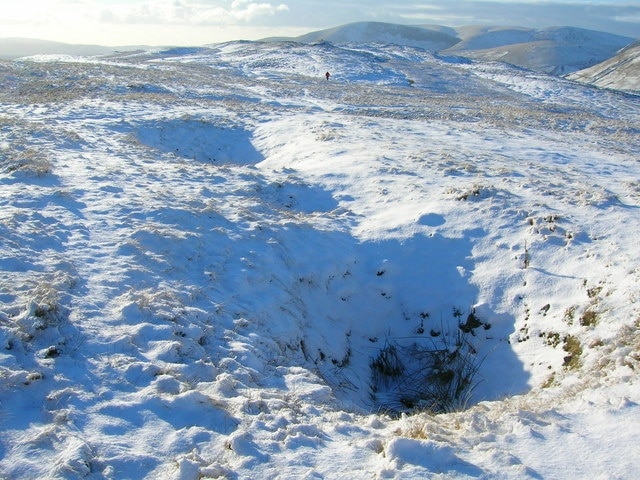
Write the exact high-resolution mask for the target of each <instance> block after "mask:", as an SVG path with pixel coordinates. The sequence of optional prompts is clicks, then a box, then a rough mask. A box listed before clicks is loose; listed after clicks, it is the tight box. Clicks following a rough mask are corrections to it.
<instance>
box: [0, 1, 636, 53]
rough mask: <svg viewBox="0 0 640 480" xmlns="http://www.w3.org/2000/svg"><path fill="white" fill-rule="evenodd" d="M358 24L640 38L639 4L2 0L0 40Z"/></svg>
mask: <svg viewBox="0 0 640 480" xmlns="http://www.w3.org/2000/svg"><path fill="white" fill-rule="evenodd" d="M356 21H380V22H391V23H403V24H438V25H447V26H460V25H476V24H482V25H514V26H525V27H538V28H541V27H548V26H564V25H570V26H575V27H582V28H590V29H594V30H602V31H606V32H611V33H617V34H620V35H627V36H631V37H635V38H640V1H638V0H636V1H619V0H608V1H607V0H600V1H598V0H595V1H572V0H564V1H557V2H556V1H540V0H531V1H527V0H521V1H517V2H508V1H484V0H483V1H481V0H460V1H450V0H425V1H422V0H403V1H400V2H399V1H397V0H320V1H316V0H275V1H271V0H11V1H8V0H1V1H0V37H30V38H41V39H46V40H55V41H62V42H69V43H98V44H103V45H113V46H119V45H132V44H148V45H202V44H206V43H214V42H220V41H227V40H236V39H247V40H253V39H258V38H263V37H268V36H295V35H300V34H302V33H307V32H309V31H313V30H319V29H323V28H330V27H334V26H337V25H342V24H345V23H350V22H356Z"/></svg>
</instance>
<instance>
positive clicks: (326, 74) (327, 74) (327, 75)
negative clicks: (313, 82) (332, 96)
mask: <svg viewBox="0 0 640 480" xmlns="http://www.w3.org/2000/svg"><path fill="white" fill-rule="evenodd" d="M324 76H325V77H326V78H327V80H329V77H330V76H331V74H330V73H329V72H327V73H325V74H324Z"/></svg>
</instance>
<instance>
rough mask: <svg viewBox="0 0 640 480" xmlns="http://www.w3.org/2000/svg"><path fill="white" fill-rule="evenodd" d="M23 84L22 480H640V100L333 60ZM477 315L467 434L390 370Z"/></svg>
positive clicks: (181, 54) (0, 269) (11, 240)
mask: <svg viewBox="0 0 640 480" xmlns="http://www.w3.org/2000/svg"><path fill="white" fill-rule="evenodd" d="M327 70H328V71H330V72H331V74H332V76H331V78H330V80H329V81H326V80H325V79H324V72H325V71H327ZM0 79H1V82H2V89H1V90H0V98H1V99H2V105H1V110H0V207H1V208H0V346H1V347H2V348H1V350H0V431H2V436H1V437H0V477H2V478H4V477H6V478H24V479H27V478H29V479H31V478H90V479H102V478H113V479H122V478H133V479H136V478H154V479H173V478H180V479H196V478H253V479H255V478H283V479H284V478H287V479H290V478H305V479H306V478H308V479H315V478H325V479H333V478H363V479H364V478H367V479H368V478H430V477H435V478H631V477H633V476H635V474H636V473H637V471H638V468H639V467H640V460H639V459H638V457H637V452H636V451H635V449H636V448H637V445H638V442H639V441H640V428H639V427H638V425H639V423H638V421H639V420H640V407H638V402H640V388H639V384H638V378H637V373H636V372H637V371H638V368H640V351H639V350H640V340H639V338H638V333H637V329H638V326H639V324H640V312H639V307H638V296H639V294H640V292H639V290H638V285H639V284H640V282H639V281H640V269H639V265H640V260H639V258H638V251H639V250H638V241H637V234H638V232H640V211H639V206H640V165H639V163H638V160H639V159H640V135H639V133H640V129H639V127H638V125H640V105H639V103H638V97H637V96H636V97H634V96H629V95H623V94H615V93H612V92H606V91H600V90H597V89H593V88H586V87H583V86H579V85H577V84H574V83H570V82H567V81H564V80H561V79H558V78H554V77H548V76H544V75H541V74H534V73H531V72H527V71H524V70H520V69H516V68H511V67H508V66H505V65H501V64H488V63H486V64H483V63H471V62H469V61H466V60H463V59H460V58H456V57H438V56H434V55H432V54H428V53H425V52H422V51H420V50H417V49H411V48H407V47H393V46H382V45H377V46H365V45H361V46H353V47H350V48H349V47H336V46H333V45H331V44H327V43H321V44H317V45H306V46H303V45H298V44H293V43H284V44H277V43H276V44H273V43H272V44H261V43H249V42H238V43H230V44H223V45H218V46H213V47H211V48H202V49H193V48H189V49H172V50H166V51H153V52H137V53H122V54H117V55H113V56H111V57H91V58H89V57H87V58H75V57H60V58H56V57H38V58H31V59H29V60H23V61H17V62H13V63H10V62H5V63H1V64H0ZM471 312H474V315H477V318H479V319H480V320H481V321H482V322H483V326H482V327H479V328H475V329H473V330H472V333H470V334H469V341H470V342H471V343H472V345H473V348H474V350H475V354H474V355H475V357H474V358H475V360H474V361H475V362H477V365H478V368H479V370H478V374H477V376H476V378H475V381H474V383H475V384H477V385H476V386H475V388H474V389H473V391H472V394H471V397H470V398H467V399H466V406H467V407H468V409H463V410H462V411H459V412H451V413H446V414H441V415H429V414H417V415H411V416H400V417H398V416H397V415H396V414H398V413H399V412H400V411H401V410H402V408H401V407H403V405H402V403H401V402H400V401H399V400H398V398H399V396H398V395H401V394H402V392H397V391H389V392H379V391H378V392H376V391H374V390H375V389H373V388H372V384H373V383H374V382H373V381H372V368H371V364H372V361H373V360H374V359H376V358H377V356H378V355H379V354H380V352H381V351H382V350H384V349H385V347H386V346H388V345H398V346H402V347H403V348H404V347H406V348H411V347H412V346H429V345H434V344H435V343H437V342H438V341H440V340H439V339H442V338H443V337H444V336H445V335H447V334H449V335H453V334H455V332H458V330H459V328H458V325H459V323H462V322H464V320H465V318H467V315H469V313H471ZM416 381H417V380H416ZM405 385H407V384H405ZM404 406H405V407H406V405H404ZM577 452H579V456H578V454H577Z"/></svg>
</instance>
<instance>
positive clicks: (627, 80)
mask: <svg viewBox="0 0 640 480" xmlns="http://www.w3.org/2000/svg"><path fill="white" fill-rule="evenodd" d="M568 78H570V79H572V80H576V81H578V82H583V83H588V84H591V85H595V86H598V87H601V88H611V89H614V90H621V91H623V92H630V93H640V42H635V43H633V44H631V45H629V46H628V47H626V48H624V49H623V50H621V51H620V53H618V54H617V55H616V56H614V57H612V58H610V59H608V60H605V61H604V62H602V63H599V64H597V65H594V66H593V67H590V68H586V69H584V70H580V71H579V72H574V73H572V74H571V75H569V76H568Z"/></svg>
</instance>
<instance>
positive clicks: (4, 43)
mask: <svg viewBox="0 0 640 480" xmlns="http://www.w3.org/2000/svg"><path fill="white" fill-rule="evenodd" d="M136 48H140V47H131V48H128V47H118V48H116V47H108V46H103V45H74V44H70V43H61V42H51V41H48V40H37V39H33V38H0V59H4V60H13V59H16V58H20V57H28V56H30V55H80V56H90V55H105V54H109V53H113V52H114V51H115V50H129V49H136Z"/></svg>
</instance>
